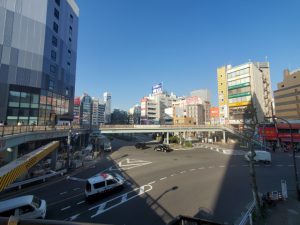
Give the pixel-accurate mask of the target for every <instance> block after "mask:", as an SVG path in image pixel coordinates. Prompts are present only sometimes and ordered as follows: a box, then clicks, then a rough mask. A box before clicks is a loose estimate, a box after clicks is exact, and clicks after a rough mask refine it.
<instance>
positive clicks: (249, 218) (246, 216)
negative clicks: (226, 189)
mask: <svg viewBox="0 0 300 225" xmlns="http://www.w3.org/2000/svg"><path fill="white" fill-rule="evenodd" d="M254 208H255V202H254V201H253V202H252V203H251V204H250V206H249V208H248V210H247V212H246V213H245V214H244V215H243V217H242V219H241V221H240V222H239V223H238V224H237V225H246V224H252V213H253V211H254Z"/></svg>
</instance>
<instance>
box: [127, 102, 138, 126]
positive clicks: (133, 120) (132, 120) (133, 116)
mask: <svg viewBox="0 0 300 225" xmlns="http://www.w3.org/2000/svg"><path fill="white" fill-rule="evenodd" d="M128 122H129V124H140V123H141V106H139V105H135V106H133V107H131V108H130V109H129V110H128Z"/></svg>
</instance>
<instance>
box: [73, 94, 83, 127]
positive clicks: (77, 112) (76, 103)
mask: <svg viewBox="0 0 300 225" xmlns="http://www.w3.org/2000/svg"><path fill="white" fill-rule="evenodd" d="M80 105H81V103H80V97H76V98H75V99H74V110H73V121H72V123H73V124H76V125H78V124H80V118H81V117H80Z"/></svg>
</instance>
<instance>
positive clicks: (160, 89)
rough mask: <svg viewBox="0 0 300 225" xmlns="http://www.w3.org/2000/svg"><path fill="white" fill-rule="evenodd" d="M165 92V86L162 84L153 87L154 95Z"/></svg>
mask: <svg viewBox="0 0 300 225" xmlns="http://www.w3.org/2000/svg"><path fill="white" fill-rule="evenodd" d="M162 92H163V85H162V83H159V84H156V85H154V86H152V94H159V93H162Z"/></svg>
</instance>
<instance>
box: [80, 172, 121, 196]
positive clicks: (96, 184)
mask: <svg viewBox="0 0 300 225" xmlns="http://www.w3.org/2000/svg"><path fill="white" fill-rule="evenodd" d="M124 183H125V179H124V178H123V177H121V176H120V175H118V174H114V175H113V174H108V173H101V174H99V175H98V176H94V177H91V178H89V179H88V180H87V182H86V185H85V197H86V199H87V200H91V199H92V198H93V197H96V196H98V195H101V194H110V193H112V192H114V191H116V190H120V189H122V188H123V184H124Z"/></svg>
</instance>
